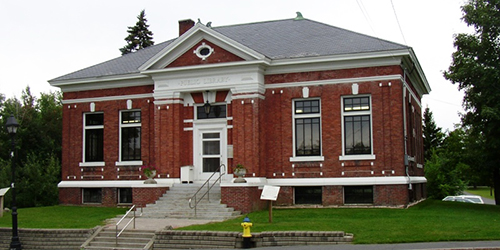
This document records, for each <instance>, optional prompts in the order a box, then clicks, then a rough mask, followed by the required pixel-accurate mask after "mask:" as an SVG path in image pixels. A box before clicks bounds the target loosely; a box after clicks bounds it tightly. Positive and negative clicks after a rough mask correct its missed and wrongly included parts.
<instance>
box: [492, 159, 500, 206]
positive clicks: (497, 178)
mask: <svg viewBox="0 0 500 250" xmlns="http://www.w3.org/2000/svg"><path fill="white" fill-rule="evenodd" d="M493 192H494V194H495V204H496V205H497V206H500V169H499V168H498V167H495V168H494V169H493Z"/></svg>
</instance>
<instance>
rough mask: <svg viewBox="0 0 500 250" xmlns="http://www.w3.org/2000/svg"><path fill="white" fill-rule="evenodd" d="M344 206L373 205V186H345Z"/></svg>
mask: <svg viewBox="0 0 500 250" xmlns="http://www.w3.org/2000/svg"><path fill="white" fill-rule="evenodd" d="M344 204H346V205H356V204H363V205H368V204H373V186H346V187H344Z"/></svg>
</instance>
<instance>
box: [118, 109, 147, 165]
mask: <svg viewBox="0 0 500 250" xmlns="http://www.w3.org/2000/svg"><path fill="white" fill-rule="evenodd" d="M134 111H140V112H141V122H140V123H132V124H123V123H122V114H123V113H124V112H134ZM137 127H139V128H142V111H141V110H140V109H127V110H121V111H120V115H119V118H118V161H117V162H115V165H116V166H140V165H142V160H141V161H137V160H133V161H122V128H137ZM141 153H142V129H141ZM141 158H142V155H141Z"/></svg>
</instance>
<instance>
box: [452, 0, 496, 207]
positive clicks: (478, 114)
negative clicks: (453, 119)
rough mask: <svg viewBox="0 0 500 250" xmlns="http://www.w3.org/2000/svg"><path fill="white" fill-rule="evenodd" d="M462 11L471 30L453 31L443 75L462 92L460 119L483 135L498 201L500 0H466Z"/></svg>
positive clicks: (485, 152) (485, 153)
mask: <svg viewBox="0 0 500 250" xmlns="http://www.w3.org/2000/svg"><path fill="white" fill-rule="evenodd" d="M462 11H463V20H464V21H465V23H467V25H468V26H470V27H473V28H474V32H473V33H472V34H464V33H462V34H458V35H456V37H455V42H454V45H455V48H456V52H454V53H453V55H452V57H453V61H452V63H451V65H450V67H449V69H448V70H447V71H446V72H445V73H444V76H445V78H446V79H448V80H450V81H451V82H452V83H453V84H458V88H459V89H460V90H463V91H464V93H465V96H464V100H463V105H464V108H465V111H466V113H465V115H464V116H463V118H462V123H463V125H465V126H470V127H471V128H472V129H473V130H474V131H476V132H477V133H480V134H481V135H482V137H483V138H484V145H483V146H484V147H483V148H484V152H483V155H482V157H483V158H484V160H485V162H484V166H483V168H484V169H485V170H487V171H489V172H490V173H491V176H492V178H493V185H494V189H495V191H496V192H495V200H496V204H497V205H500V157H498V154H499V152H500V101H499V100H500V85H499V83H500V0H470V1H469V2H467V3H466V4H465V5H464V6H463V7H462Z"/></svg>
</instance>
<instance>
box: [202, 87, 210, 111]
mask: <svg viewBox="0 0 500 250" xmlns="http://www.w3.org/2000/svg"><path fill="white" fill-rule="evenodd" d="M208 92H209V91H208V90H207V102H206V103H205V105H203V109H204V110H205V114H206V115H207V116H208V115H209V114H210V109H211V108H212V105H210V103H209V102H208Z"/></svg>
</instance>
